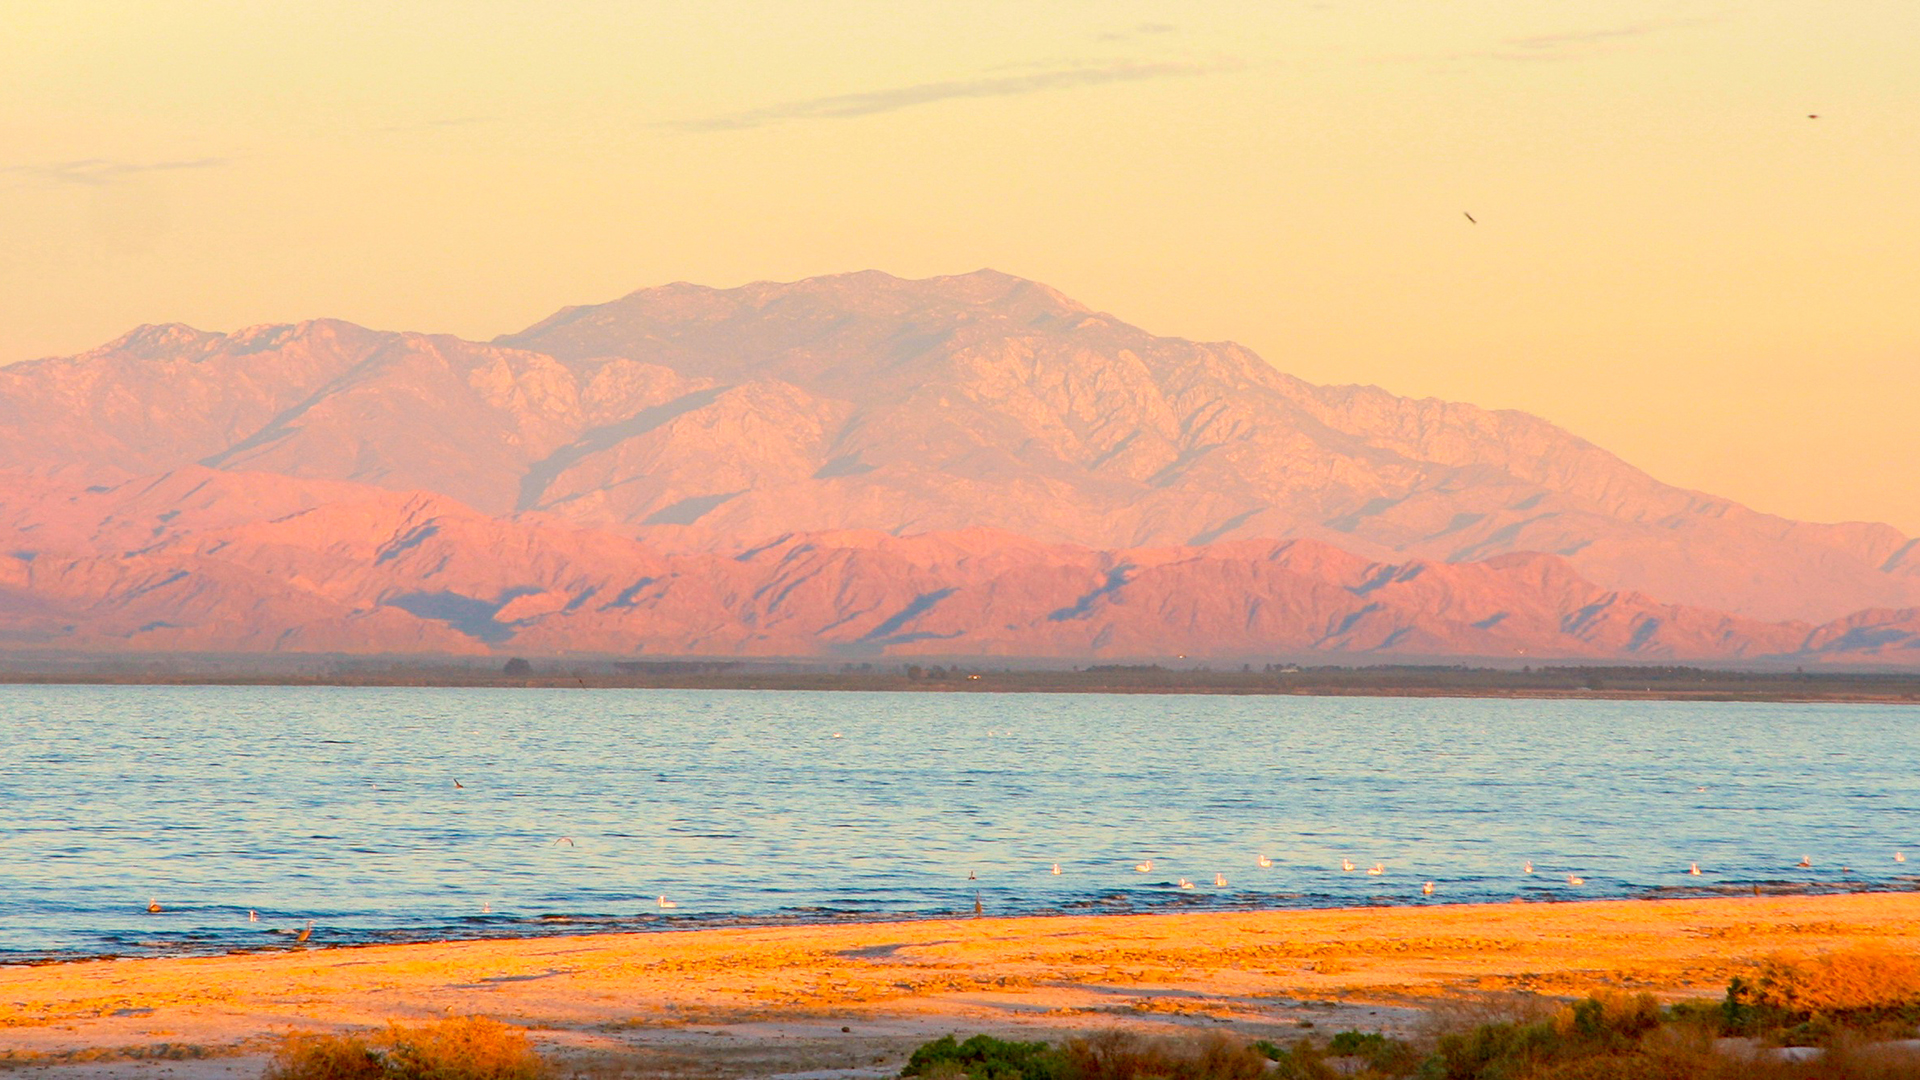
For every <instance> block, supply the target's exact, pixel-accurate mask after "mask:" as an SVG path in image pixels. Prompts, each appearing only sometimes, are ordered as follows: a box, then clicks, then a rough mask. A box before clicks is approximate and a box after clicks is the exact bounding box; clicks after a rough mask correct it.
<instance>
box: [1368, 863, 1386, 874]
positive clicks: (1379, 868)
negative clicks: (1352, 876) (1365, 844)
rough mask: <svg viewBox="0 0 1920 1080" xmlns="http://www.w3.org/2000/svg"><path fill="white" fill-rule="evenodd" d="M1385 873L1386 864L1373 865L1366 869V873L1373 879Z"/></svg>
mask: <svg viewBox="0 0 1920 1080" xmlns="http://www.w3.org/2000/svg"><path fill="white" fill-rule="evenodd" d="M1386 872H1387V864H1386V863H1374V864H1373V865H1372V866H1370V867H1368V868H1367V873H1369V874H1372V875H1373V876H1374V877H1379V876H1380V875H1381V874H1384V873H1386Z"/></svg>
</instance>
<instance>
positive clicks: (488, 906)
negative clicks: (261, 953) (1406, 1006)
mask: <svg viewBox="0 0 1920 1080" xmlns="http://www.w3.org/2000/svg"><path fill="white" fill-rule="evenodd" d="M456 782H457V781H456ZM562 843H564V844H566V845H567V846H569V847H577V846H579V845H577V844H576V843H575V842H574V839H573V837H571V836H562V837H560V838H559V839H556V840H555V841H554V842H553V845H554V846H555V847H558V846H559V845H560V844H562ZM1893 861H1894V862H1896V863H1904V862H1906V861H1907V854H1906V852H1904V851H1896V852H1894V853H1893ZM1254 865H1255V866H1258V867H1259V868H1260V869H1262V870H1270V869H1272V868H1273V860H1272V859H1271V858H1269V857H1267V856H1266V855H1259V856H1256V857H1255V858H1254ZM1793 865H1794V867H1795V868H1797V869H1801V870H1808V869H1812V867H1813V856H1812V855H1802V856H1801V857H1800V861H1799V862H1797V863H1794V864H1793ZM1358 869H1359V866H1357V865H1356V864H1355V863H1354V861H1353V860H1352V859H1350V858H1343V859H1341V860H1340V870H1341V872H1342V873H1353V872H1354V871H1356V870H1358ZM1133 870H1134V873H1137V874H1151V873H1153V870H1154V866H1153V860H1152V859H1143V860H1141V861H1140V862H1137V863H1135V864H1134V866H1133ZM1521 870H1522V872H1523V873H1527V874H1532V873H1533V872H1534V868H1533V861H1532V860H1531V859H1529V860H1526V861H1524V862H1523V863H1522V866H1521ZM1048 872H1049V873H1050V874H1051V875H1052V876H1054V877H1060V876H1063V875H1064V874H1065V871H1064V870H1062V869H1061V868H1060V864H1059V863H1054V864H1052V866H1051V867H1050V868H1049V871H1048ZM1366 872H1367V874H1368V875H1370V876H1373V877H1380V876H1383V875H1384V874H1386V872H1387V864H1386V863H1384V862H1376V863H1374V864H1373V865H1372V866H1369V867H1367V869H1366ZM1840 872H1841V873H1842V874H1851V873H1853V868H1852V867H1850V866H1842V867H1841V868H1840ZM1687 876H1689V877H1701V876H1702V871H1701V869H1700V864H1699V863H1697V862H1693V863H1688V864H1687ZM967 880H968V881H978V880H979V875H978V874H977V873H975V872H973V871H969V872H968V873H967ZM1586 883H1587V879H1586V878H1583V877H1581V876H1580V875H1579V874H1576V873H1574V872H1572V871H1568V872H1567V885H1568V887H1570V888H1579V887H1580V886H1582V885H1585V884H1586ZM1213 885H1214V888H1217V889H1224V888H1227V887H1228V885H1227V875H1226V874H1224V873H1216V874H1214V875H1213ZM1174 887H1175V888H1177V889H1182V890H1187V889H1198V888H1199V886H1197V885H1195V884H1194V883H1193V882H1192V881H1189V880H1188V879H1186V878H1184V877H1180V878H1176V879H1175V881H1174ZM1759 891H1760V887H1759V886H1758V885H1756V886H1754V893H1755V894H1756V895H1758V893H1759ZM1433 893H1434V883H1433V882H1431V881H1428V882H1424V883H1422V884H1421V886H1420V894H1421V895H1422V896H1432V895H1433ZM655 903H657V904H658V906H659V907H660V909H661V910H663V911H667V910H672V909H674V908H677V907H679V906H680V904H679V902H678V901H676V900H669V899H668V898H667V897H665V896H661V897H659V898H658V899H657V900H656V901H655ZM983 907H984V905H983V903H982V901H981V898H980V895H979V894H978V893H975V894H974V898H973V913H974V914H975V915H979V914H982V912H983ZM165 910H166V908H165V907H163V906H162V905H161V903H160V898H159V897H157V896H156V897H152V898H150V899H149V900H148V901H147V914H149V915H158V914H160V913H162V912H164V911H165ZM492 912H493V902H492V901H484V902H482V903H481V905H480V913H481V914H483V915H488V914H492ZM247 921H248V922H256V923H257V922H259V921H260V914H259V912H257V911H249V912H247ZM313 924H314V920H312V919H308V920H307V924H306V926H304V927H303V928H301V929H300V930H297V931H294V932H293V941H294V944H296V945H305V944H306V943H307V942H308V941H309V940H310V939H311V938H312V937H313Z"/></svg>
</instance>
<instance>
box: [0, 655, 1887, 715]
mask: <svg viewBox="0 0 1920 1080" xmlns="http://www.w3.org/2000/svg"><path fill="white" fill-rule="evenodd" d="M275 659H276V660H277V659H279V658H275ZM512 663H514V664H521V663H524V664H525V667H524V668H519V669H517V670H515V671H514V672H513V673H511V674H509V673H508V672H507V671H506V670H505V668H506V667H507V666H508V665H505V664H502V665H501V666H491V665H489V666H482V665H481V664H480V663H478V662H472V663H463V662H458V661H443V662H434V661H428V660H421V661H386V660H381V659H379V658H316V659H313V660H310V661H305V662H300V661H294V662H282V663H280V664H279V665H278V666H276V664H275V663H274V661H273V660H263V659H261V658H254V657H228V658H196V657H156V658H150V659H149V658H115V659H114V660H111V661H109V660H105V659H96V658H71V659H61V660H51V661H38V660H37V659H29V658H19V657H16V658H14V659H13V661H12V662H11V663H7V662H4V661H0V685H105V686H313V687H319V686H341V687H403V686H404V687H448V688H498V689H589V690H610V689H626V690H761V691H776V692H805V691H832V692H867V693H899V692H915V693H1036V694H1210V695H1229V696H1232V695H1244V696H1306V697H1447V698H1508V699H1538V700H1597V701H1745V702H1780V703H1802V704H1881V705H1920V672H1831V671H1813V672H1806V671H1791V672H1789V671H1769V670H1754V671H1738V670H1727V669H1715V668H1695V667H1679V666H1672V667H1652V666H1648V667H1631V666H1544V667H1540V668H1532V669H1525V670H1508V669H1501V668H1486V667H1465V666H1446V665H1411V664H1410V665H1383V666H1375V667H1300V666H1295V665H1265V666H1263V667H1261V668H1257V669H1256V668H1254V667H1253V666H1252V665H1251V664H1248V665H1243V666H1242V667H1241V669H1240V670H1231V669H1229V670H1212V669H1210V668H1206V667H1199V666H1195V667H1186V666H1181V667H1175V666H1165V665H1159V664H1104V665H1091V666H1087V667H1083V668H1079V669H1071V670H1069V669H1049V668H1037V667H1028V668H1009V667H1007V666H1004V661H998V662H996V661H992V660H987V661H975V662H969V661H964V660H963V661H957V662H950V663H945V664H943V663H933V662H925V663H922V662H914V663H911V664H908V663H902V662H898V661H891V662H888V663H886V664H884V665H878V664H866V665H855V664H843V665H829V664H824V663H807V662H798V661H796V662H783V661H761V660H746V661H729V660H657V661H608V660H594V661H569V660H557V661H554V660H534V661H514V662H512ZM1229 667H1230V666H1229Z"/></svg>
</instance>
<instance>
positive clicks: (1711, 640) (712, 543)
mask: <svg viewBox="0 0 1920 1080" xmlns="http://www.w3.org/2000/svg"><path fill="white" fill-rule="evenodd" d="M1705 407H1711V406H1710V403H1706V404H1703V408H1705ZM0 534H4V535H3V536H0V551H4V552H9V553H10V556H8V557H4V558H0V648H8V649H81V650H93V651H140V652H151V651H168V652H199V651H219V652H227V651H266V650H301V651H319V652H362V653H366V652H404V653H486V652H501V653H513V654H525V655H549V654H556V655H557V654H569V653H574V654H594V655H604V654H627V655H630V654H635V653H639V654H645V655H700V656H730V655H761V656H845V657H858V656H882V655H898V654H909V655H949V656H1021V657H1053V658H1061V659H1068V658H1096V657H1108V658H1151V657H1163V656H1165V657H1171V656H1176V655H1181V654H1185V655H1187V656H1192V657H1221V658H1229V657H1230V658H1255V657H1281V656H1288V657H1295V656H1307V655H1311V654H1316V653H1328V652H1330V653H1337V654H1342V655H1345V656H1347V657H1349V658H1356V659H1357V658H1362V657H1500V658H1509V659H1511V658H1515V657H1528V658H1533V657H1539V658H1543V659H1551V658H1575V657H1577V658H1609V659H1645V660H1650V661H1651V660H1659V661H1666V660H1690V661H1711V660H1748V661H1751V660H1760V659H1772V660H1778V661H1782V662H1787V661H1791V662H1795V663H1803V662H1838V663H1849V664H1875V665H1891V664H1910V663H1916V662H1920V542H1917V541H1915V540H1914V539H1911V538H1908V537H1906V536H1903V535H1902V534H1901V533H1900V532H1899V531H1898V530H1896V529H1893V528H1892V527H1890V526H1886V525H1876V524H1862V523H1853V524H1842V525H1819V524H1811V523H1805V522H1797V521H1791V520H1788V519H1784V518H1779V517H1773V516H1770V515H1766V514H1762V513H1758V512H1756V511H1753V510H1750V509H1747V508H1746V507H1743V506H1740V505H1738V504H1736V503H1733V502H1730V501H1728V500H1726V499H1722V498H1717V497H1714V496H1711V495H1706V494H1703V493H1700V492H1695V491H1688V490H1684V489H1681V488H1676V487H1673V486H1670V485H1667V484H1663V483H1661V482H1659V481H1657V480H1655V479H1654V478H1652V477H1650V476H1648V475H1647V474H1646V473H1644V472H1642V471H1640V470H1639V469H1636V468H1634V467H1632V466H1631V465H1628V464H1627V463H1626V462H1624V461H1621V460H1620V459H1619V458H1617V457H1615V456H1614V455H1612V454H1609V453H1607V452H1606V451H1605V450H1602V449H1601V448H1599V447H1597V446H1594V445H1593V444H1591V443H1588V442H1586V441H1584V440H1582V439H1580V438H1578V437H1576V436H1574V435H1572V434H1570V433H1568V432H1566V431H1563V430H1561V429H1559V428H1557V427H1555V426H1553V425H1552V424H1549V423H1547V422H1546V421H1544V420H1540V419H1538V418H1535V417H1532V416H1529V415H1526V414H1523V413H1517V412H1510V411H1489V410H1485V409H1480V408H1476V407H1474V406H1471V405H1464V404H1458V403H1451V402H1444V401H1438V400H1433V399H1411V398H1403V397H1397V396H1394V395H1392V394H1390V393H1388V392H1386V391H1384V390H1380V389H1378V388H1374V387H1361V386H1316V385H1313V384H1310V383H1306V382H1304V381H1301V380H1299V379H1296V378H1293V377H1291V376H1288V375H1286V374H1283V373H1282V372H1280V371H1279V370H1277V369H1276V368H1275V367H1273V366H1272V365H1270V364H1269V363H1267V362H1266V361H1265V360H1263V359H1261V358H1260V357H1258V356H1256V355H1254V354H1253V353H1252V352H1250V351H1248V350H1247V349H1244V348H1242V347H1240V346H1237V345H1233V344H1230V343H1199V342H1192V341H1185V340H1181V339H1175V338H1164V337H1156V336H1154V335H1151V334H1148V333H1146V332H1145V331H1142V330H1140V329H1137V328H1135V327H1132V326H1129V325H1127V324H1126V323H1123V322H1121V321H1119V320H1118V319H1116V318H1114V317H1113V316H1111V315H1107V314H1104V313H1100V312H1096V311H1092V310H1089V309H1087V308H1085V307H1082V306H1081V305H1079V304H1077V303H1075V302H1073V301H1072V300H1070V299H1068V298H1066V297H1064V296H1062V295H1060V294H1059V293H1057V292H1055V291H1053V290H1051V289H1049V288H1047V287H1046V286H1044V285H1040V284H1038V283H1035V282H1031V281H1025V280H1022V279H1019V278H1015V277H1010V276H1008V275H1004V274H999V273H995V272H992V271H981V272H977V273H972V274H965V275H960V276H955V277H944V278H932V279H927V280H920V281H908V280H902V279H899V278H895V277H891V276H888V275H885V274H881V273H876V272H865V273H856V274H847V275H839V276H834V277H825V278H815V279H810V280H806V281H801V282H795V283H788V284H776V283H761V284H754V285H748V286H744V287H741V288H736V289H725V290H721V289H709V288H703V287H699V286H693V285H686V284H678V285H670V286H666V287H662V288H654V289H646V290H642V291H639V292H636V293H633V294H631V295H629V296H626V297H623V298H621V299H619V300H615V301H613V302H611V303H606V304H599V305H593V306H586V307H577V308H568V309H565V310H563V311H560V312H558V313H556V314H555V315H553V316H552V317H550V318H548V319H545V320H543V321H542V322H540V323H538V324H536V325H534V326H532V327H529V328H528V329H526V330H524V331H522V332H520V333H517V334H512V335H508V336H505V337H502V338H499V339H496V340H495V341H492V342H488V343H480V342H473V341H467V340H462V339H459V338H456V337H450V336H446V335H427V334H415V333H392V332H383V331H375V330H369V329H366V328H363V327H359V326H355V325H353V324H351V323H346V322H341V321H337V320H316V321H312V322H305V323H297V324H287V325H273V326H262V327H254V328H250V329H245V330H240V331H236V332H234V333H230V334H221V333H209V332H203V331H199V330H195V329H192V328H189V327H185V326H180V325H165V326H145V327H141V328H139V329H136V330H134V331H132V332H131V333H129V334H127V335H125V336H124V337H122V338H120V339H118V340H116V341H114V342H111V343H109V344H107V345H104V346H101V347H100V348H98V349H94V350H92V351H90V352H87V353H83V354H81V355H78V356H74V357H66V358H53V359H47V360H38V361H30V362H26V363H20V364H14V365H11V366H8V367H4V368H0Z"/></svg>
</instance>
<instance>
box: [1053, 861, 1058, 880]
mask: <svg viewBox="0 0 1920 1080" xmlns="http://www.w3.org/2000/svg"><path fill="white" fill-rule="evenodd" d="M1053 876H1054V877H1059V876H1060V864H1059V863H1054V864H1053Z"/></svg>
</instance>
